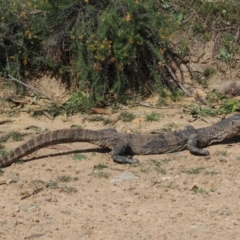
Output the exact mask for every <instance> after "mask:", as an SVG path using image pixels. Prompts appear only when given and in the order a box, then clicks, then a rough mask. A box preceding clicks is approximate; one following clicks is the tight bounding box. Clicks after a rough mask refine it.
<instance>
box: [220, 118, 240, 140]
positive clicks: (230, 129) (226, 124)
mask: <svg viewBox="0 0 240 240" xmlns="http://www.w3.org/2000/svg"><path fill="white" fill-rule="evenodd" d="M220 123H221V127H222V128H223V129H224V131H225V134H227V135H228V136H229V137H234V136H236V135H238V134H239V133H240V114H235V115H233V116H232V117H230V118H226V119H224V120H223V121H222V122H220Z"/></svg>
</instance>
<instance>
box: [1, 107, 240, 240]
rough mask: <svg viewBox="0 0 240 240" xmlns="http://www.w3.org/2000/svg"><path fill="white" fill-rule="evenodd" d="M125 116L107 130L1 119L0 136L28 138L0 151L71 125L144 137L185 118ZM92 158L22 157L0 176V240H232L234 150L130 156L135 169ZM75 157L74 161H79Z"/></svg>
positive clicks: (140, 111)
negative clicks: (17, 134)
mask: <svg viewBox="0 0 240 240" xmlns="http://www.w3.org/2000/svg"><path fill="white" fill-rule="evenodd" d="M152 111H156V112H158V113H160V114H161V117H160V120H159V121H157V122H146V121H145V120H144V118H145V114H148V113H151V112H152ZM128 112H134V113H136V114H137V115H138V117H137V119H135V120H133V121H132V122H130V123H129V122H122V121H118V122H117V123H115V125H113V126H111V125H104V124H103V122H102V121H99V122H89V121H86V120H84V117H86V115H81V114H79V115H75V116H73V117H69V118H68V119H65V118H64V117H58V118H56V119H55V120H53V121H52V120H50V119H48V118H47V117H45V116H41V117H39V118H33V117H30V116H29V115H28V114H21V115H19V116H12V117H7V116H6V115H0V120H6V119H9V120H11V122H8V123H5V124H2V125H1V136H3V135H4V134H6V133H9V132H10V131H20V132H22V133H28V135H26V136H25V137H24V138H23V139H22V140H21V141H20V142H18V141H13V140H8V141H7V142H6V143H4V146H5V149H6V150H12V149H14V148H15V147H17V146H19V145H20V144H21V143H23V142H25V141H26V140H28V139H30V138H31V136H34V135H35V134H36V131H35V130H34V129H33V128H30V129H29V130H26V128H27V127H29V126H37V127H39V128H40V129H42V128H47V129H48V130H55V129H61V128H69V127H70V126H71V125H74V124H76V125H80V126H82V127H83V128H89V129H101V128H109V127H114V128H116V129H117V130H118V131H122V132H139V133H149V132H150V131H151V130H153V131H156V130H160V129H162V128H166V127H168V128H169V125H166V124H169V123H174V124H172V125H171V126H172V127H174V128H175V129H182V128H183V127H184V126H185V125H188V124H189V121H188V120H189V119H191V116H190V115H188V114H186V113H183V112H182V108H179V107H178V106H176V107H175V108H173V109H163V110H152V109H150V108H143V107H142V108H133V109H130V110H128ZM118 114H119V113H118ZM118 114H115V115H111V116H110V117H111V118H114V117H116V116H117V115H118ZM207 120H208V121H209V122H208V123H207V122H205V121H203V120H197V121H195V122H192V123H191V124H192V125H193V126H194V127H204V126H209V125H211V124H212V123H214V122H217V121H219V118H207ZM172 127H170V128H172ZM173 130H174V129H173ZM100 150H101V149H99V148H98V147H96V146H95V145H92V144H90V143H72V144H64V145H57V146H54V147H48V148H44V149H41V150H39V151H37V152H35V153H33V154H31V155H29V156H27V157H26V158H24V159H33V158H35V160H31V161H27V162H24V163H23V162H20V163H15V164H13V165H12V166H10V167H7V168H4V169H2V170H3V171H4V172H3V174H2V175H1V176H0V181H1V182H3V181H7V183H8V184H3V185H0V191H1V198H0V239H9V240H14V239H56V240H65V239H73V240H78V239H92V240H96V239H97V240H99V239H104V240H106V239H109V240H111V239H146V240H147V239H161V240H167V239H169V240H172V239H174V240H186V239H240V204H239V200H240V191H239V190H240V175H239V170H240V156H239V143H238V142H234V143H232V144H229V143H228V144H226V143H225V144H219V145H214V146H210V147H208V150H209V151H210V153H211V156H210V157H200V156H193V155H191V154H190V153H189V152H188V151H182V152H179V153H175V154H162V155H148V156H135V157H137V158H138V159H139V160H140V162H141V164H140V165H137V166H130V165H118V164H116V163H114V162H113V161H112V160H111V157H110V154H109V151H100ZM75 154H78V156H79V154H81V155H80V157H79V158H80V160H78V159H76V157H74V156H75ZM11 182H12V183H11ZM34 191H35V194H33V195H31V196H28V194H31V193H34ZM22 198H23V199H22Z"/></svg>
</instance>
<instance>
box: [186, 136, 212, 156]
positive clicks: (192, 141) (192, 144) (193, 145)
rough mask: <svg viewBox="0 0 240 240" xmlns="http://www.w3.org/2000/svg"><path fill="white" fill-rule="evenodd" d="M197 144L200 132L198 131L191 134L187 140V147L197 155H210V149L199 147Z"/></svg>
mask: <svg viewBox="0 0 240 240" xmlns="http://www.w3.org/2000/svg"><path fill="white" fill-rule="evenodd" d="M197 144H198V134H197V133H196V134H191V135H190V136H189V138H188V142H187V148H188V150H189V151H190V153H192V154H195V155H202V156H208V155H209V152H208V150H205V149H201V148H198V147H197Z"/></svg>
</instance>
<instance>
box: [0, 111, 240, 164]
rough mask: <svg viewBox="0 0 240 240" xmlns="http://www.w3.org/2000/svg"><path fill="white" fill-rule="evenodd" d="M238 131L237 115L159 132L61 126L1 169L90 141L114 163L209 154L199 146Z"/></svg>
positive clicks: (16, 152) (18, 152)
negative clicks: (143, 157) (50, 149)
mask: <svg viewBox="0 0 240 240" xmlns="http://www.w3.org/2000/svg"><path fill="white" fill-rule="evenodd" d="M239 133H240V114H236V115H233V116H232V117H229V118H226V119H224V120H222V121H220V122H218V123H216V124H214V125H212V126H210V127H205V128H199V129H195V128H194V127H193V126H186V127H185V128H184V129H183V130H182V131H175V132H170V133H160V134H149V135H141V134H130V133H119V132H117V131H116V130H114V129H103V130H98V131H93V130H87V129H61V130H55V131H51V132H47V133H43V134H39V135H38V136H36V137H33V138H31V139H30V140H28V141H27V142H25V143H24V144H22V145H21V146H19V147H17V148H16V149H15V150H13V151H12V152H11V153H9V154H8V155H6V156H4V157H3V158H2V159H0V168H2V167H6V166H9V165H11V164H12V163H14V162H16V161H17V160H19V159H21V158H22V157H24V156H26V155H28V154H30V153H32V152H34V151H36V150H38V149H40V148H44V147H46V146H50V145H53V144H60V143H71V142H90V143H93V144H96V145H98V146H101V147H104V148H109V149H111V150H112V151H111V157H112V159H113V161H115V162H117V163H130V164H132V163H139V161H138V159H135V158H132V157H131V156H132V155H145V154H160V153H172V152H178V151H181V150H183V149H186V148H187V149H188V150H189V151H190V152H191V153H192V154H195V155H204V156H206V155H209V152H208V151H207V150H206V149H202V148H203V147H206V146H208V145H210V144H212V143H215V142H221V141H223V140H225V139H229V138H232V137H234V136H236V135H238V134H239Z"/></svg>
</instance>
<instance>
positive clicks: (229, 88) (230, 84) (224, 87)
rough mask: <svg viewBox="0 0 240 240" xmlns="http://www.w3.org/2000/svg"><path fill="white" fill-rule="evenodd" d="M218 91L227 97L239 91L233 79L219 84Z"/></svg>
mask: <svg viewBox="0 0 240 240" xmlns="http://www.w3.org/2000/svg"><path fill="white" fill-rule="evenodd" d="M218 91H219V92H220V93H222V94H224V95H226V96H228V97H232V96H236V95H238V94H239V93H240V88H239V86H238V85H237V83H236V82H235V81H233V80H228V81H226V82H224V83H222V84H221V86H220V87H219V89H218Z"/></svg>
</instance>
